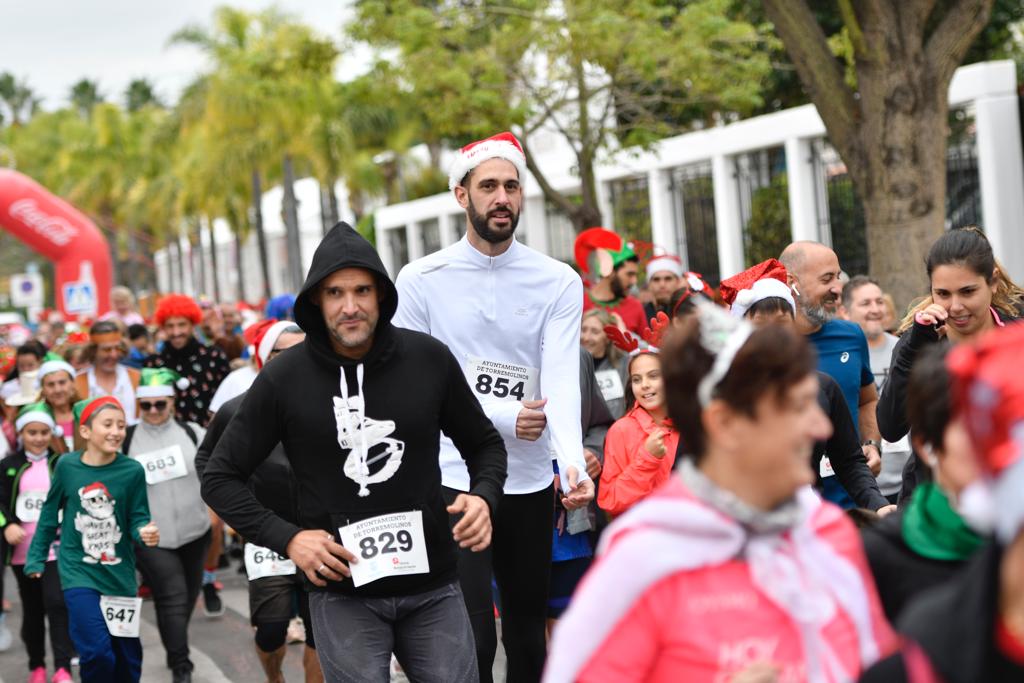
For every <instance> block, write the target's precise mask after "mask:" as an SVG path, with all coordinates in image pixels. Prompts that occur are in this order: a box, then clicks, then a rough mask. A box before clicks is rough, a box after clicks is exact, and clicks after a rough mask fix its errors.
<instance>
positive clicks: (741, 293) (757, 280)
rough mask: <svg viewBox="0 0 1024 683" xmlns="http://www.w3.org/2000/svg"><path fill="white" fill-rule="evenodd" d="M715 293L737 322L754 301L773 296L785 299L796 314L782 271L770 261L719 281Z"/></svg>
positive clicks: (778, 264) (785, 276)
mask: <svg viewBox="0 0 1024 683" xmlns="http://www.w3.org/2000/svg"><path fill="white" fill-rule="evenodd" d="M719 290H720V291H721V292H722V299H724V300H725V302H726V303H727V304H729V305H730V308H729V311H730V312H731V313H732V314H733V315H734V316H735V317H737V318H742V317H743V315H744V314H745V313H746V312H747V311H748V310H749V309H750V307H751V306H753V305H754V304H756V303H757V302H758V301H763V300H765V299H768V298H770V297H773V296H774V297H778V298H780V299H785V300H786V303H788V304H789V305H790V307H791V308H792V309H793V312H794V313H796V301H795V300H794V299H793V292H791V291H790V289H789V282H788V279H787V273H786V267H785V266H784V265H782V264H781V263H779V262H778V260H776V259H773V258H770V259H768V260H767V261H762V262H761V263H758V264H757V265H755V266H751V267H750V268H747V269H746V270H744V271H743V272H742V273H737V274H736V275H733V276H732V277H730V278H727V279H725V280H722V284H721V285H720V286H719Z"/></svg>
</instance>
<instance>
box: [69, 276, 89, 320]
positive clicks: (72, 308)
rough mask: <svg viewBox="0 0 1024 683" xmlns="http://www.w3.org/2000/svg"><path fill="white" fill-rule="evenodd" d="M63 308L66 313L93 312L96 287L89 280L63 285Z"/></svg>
mask: <svg viewBox="0 0 1024 683" xmlns="http://www.w3.org/2000/svg"><path fill="white" fill-rule="evenodd" d="M64 310H65V312H67V313H95V312H96V287H95V286H94V285H93V283H91V282H81V281H79V282H68V283H67V284H65V285H64Z"/></svg>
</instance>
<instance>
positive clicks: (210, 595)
mask: <svg viewBox="0 0 1024 683" xmlns="http://www.w3.org/2000/svg"><path fill="white" fill-rule="evenodd" d="M203 612H204V613H205V614H206V616H208V617H219V616H220V615H222V614H224V603H223V602H221V599H220V593H219V592H218V591H217V586H216V585H215V584H212V583H208V584H206V585H204V586H203Z"/></svg>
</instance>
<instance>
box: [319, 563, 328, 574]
mask: <svg viewBox="0 0 1024 683" xmlns="http://www.w3.org/2000/svg"><path fill="white" fill-rule="evenodd" d="M325 569H327V565H326V564H324V563H322V562H321V563H320V566H319V567H317V568H316V573H317V574H320V573H322V572H323V571H324V570H325Z"/></svg>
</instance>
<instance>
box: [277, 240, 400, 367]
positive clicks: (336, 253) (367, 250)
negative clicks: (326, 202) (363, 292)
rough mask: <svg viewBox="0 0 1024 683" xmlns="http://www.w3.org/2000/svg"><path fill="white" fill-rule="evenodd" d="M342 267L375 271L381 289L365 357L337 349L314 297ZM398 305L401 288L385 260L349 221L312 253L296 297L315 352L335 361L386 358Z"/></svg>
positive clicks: (297, 312) (302, 324) (345, 362)
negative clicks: (346, 356)
mask: <svg viewBox="0 0 1024 683" xmlns="http://www.w3.org/2000/svg"><path fill="white" fill-rule="evenodd" d="M343 268H363V269H365V270H368V271H370V272H371V273H373V274H374V276H375V277H376V280H377V286H378V288H379V289H380V291H381V292H382V297H381V300H380V318H379V320H378V321H377V328H376V330H374V337H373V347H372V348H371V349H370V352H369V353H368V354H367V355H366V356H365V357H364V358H362V359H359V360H355V359H349V358H345V357H344V356H340V355H338V354H337V353H335V352H334V349H333V347H332V346H331V341H330V338H329V336H328V333H327V326H326V325H325V324H324V318H323V314H322V313H321V312H320V307H319V306H317V304H316V303H314V301H313V294H314V293H315V292H316V288H317V285H319V284H320V281H321V280H323V279H324V278H325V277H327V276H328V275H330V274H331V273H334V272H336V271H339V270H341V269H343ZM397 309H398V290H397V289H395V284H394V283H393V282H392V281H391V278H390V277H389V276H388V272H387V270H385V269H384V263H383V262H382V261H381V260H380V256H379V255H378V254H377V251H376V250H375V249H374V248H373V245H372V244H370V243H369V242H367V241H366V239H365V238H364V237H363V236H362V235H360V234H359V233H358V232H356V231H355V230H354V229H353V228H352V226H350V225H349V224H348V223H338V224H337V225H335V226H334V227H333V228H331V230H330V232H328V233H327V234H326V235H325V236H324V238H323V240H321V242H320V245H319V246H318V247H317V248H316V251H315V252H314V253H313V263H312V265H311V266H310V267H309V274H308V275H307V276H306V281H305V282H304V283H303V285H302V289H301V290H299V295H298V297H297V298H296V300H295V322H296V323H298V325H299V327H301V328H302V329H303V330H304V331H305V332H306V342H305V343H306V344H307V345H308V346H309V348H310V349H311V350H312V351H313V353H314V355H315V356H316V357H317V358H319V359H321V360H324V361H327V362H328V363H330V364H332V365H335V366H337V365H354V364H357V363H366V364H372V363H373V362H374V361H379V360H383V357H382V354H384V352H385V350H386V349H388V348H389V347H390V346H391V341H392V336H393V335H392V332H393V329H394V328H393V327H392V325H391V319H392V318H393V317H394V315H395V311H396V310H397Z"/></svg>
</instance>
